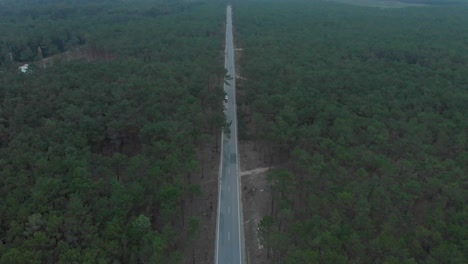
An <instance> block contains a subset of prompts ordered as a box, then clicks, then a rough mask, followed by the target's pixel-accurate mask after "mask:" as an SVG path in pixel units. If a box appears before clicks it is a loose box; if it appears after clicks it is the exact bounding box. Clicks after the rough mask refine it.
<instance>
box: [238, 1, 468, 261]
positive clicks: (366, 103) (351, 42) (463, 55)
mask: <svg viewBox="0 0 468 264" xmlns="http://www.w3.org/2000/svg"><path fill="white" fill-rule="evenodd" d="M234 8H235V9H234V11H233V14H234V21H235V27H236V33H237V35H236V41H237V46H238V47H239V48H242V49H243V51H242V55H241V57H240V60H241V65H240V74H241V76H242V78H241V79H239V81H238V90H239V91H238V99H237V102H238V104H239V109H238V111H239V117H240V121H242V122H243V124H239V129H241V130H242V131H239V134H240V135H242V136H243V139H246V140H252V142H253V143H254V144H255V147H256V149H257V150H258V151H259V153H260V158H261V159H263V160H264V161H265V162H266V163H269V164H271V165H275V168H274V169H273V170H272V171H271V172H270V173H269V175H268V177H269V181H270V183H271V189H272V194H273V201H272V205H271V207H272V209H271V214H269V215H266V216H265V217H264V218H263V219H262V221H261V222H260V224H259V232H258V235H259V239H260V242H261V243H262V244H263V245H264V246H265V247H266V248H267V249H268V255H269V256H268V257H269V258H270V260H271V263H285V264H297V263H334V264H337V263H369V264H371V263H387V264H390V263H407V264H409V263H433V264H436V263H454V264H455V263H458V264H460V263H467V262H468V240H467V237H468V229H467V219H468V207H467V205H466V201H468V193H467V175H468V141H467V139H468V119H467V115H468V81H467V76H468V31H467V29H468V16H467V15H466V14H467V13H468V9H467V7H466V6H444V7H424V8H403V9H378V8H368V7H357V6H351V5H342V4H338V3H333V2H325V1H239V2H237V4H236V5H235V6H234Z"/></svg>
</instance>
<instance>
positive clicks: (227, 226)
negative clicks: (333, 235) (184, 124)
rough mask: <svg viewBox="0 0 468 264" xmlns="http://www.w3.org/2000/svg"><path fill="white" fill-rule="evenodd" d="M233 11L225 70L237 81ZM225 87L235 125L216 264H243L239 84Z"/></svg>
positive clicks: (224, 146)
mask: <svg viewBox="0 0 468 264" xmlns="http://www.w3.org/2000/svg"><path fill="white" fill-rule="evenodd" d="M231 13H232V9H231V6H229V5H228V6H227V9H226V16H227V17H226V49H225V65H224V66H225V68H226V69H227V71H228V72H227V74H229V75H230V76H232V77H235V76H236V74H235V72H234V42H233V36H232V16H231ZM229 82H230V85H226V84H224V91H225V92H226V94H227V96H228V100H227V102H225V103H224V107H225V111H224V113H225V114H226V118H227V122H228V124H229V123H230V122H231V127H230V130H231V133H230V135H226V134H224V133H223V135H222V143H221V162H220V170H219V197H218V216H217V217H218V221H217V229H216V253H215V263H216V264H241V263H242V262H243V261H242V260H243V255H242V254H243V248H242V245H243V243H242V238H243V235H242V234H241V232H243V230H242V226H241V204H240V188H239V186H240V183H239V181H240V179H239V163H238V160H239V159H238V152H237V112H236V93H235V87H236V80H235V78H233V79H232V80H230V81H229Z"/></svg>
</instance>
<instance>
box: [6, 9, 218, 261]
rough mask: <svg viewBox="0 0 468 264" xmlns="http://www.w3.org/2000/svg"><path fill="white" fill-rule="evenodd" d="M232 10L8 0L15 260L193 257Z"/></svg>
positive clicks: (9, 255) (10, 248) (9, 239)
mask: <svg viewBox="0 0 468 264" xmlns="http://www.w3.org/2000/svg"><path fill="white" fill-rule="evenodd" d="M224 10H225V5H224V3H221V2H215V1H197V2H193V3H192V2H187V1H143V0H141V1H127V2H126V1H110V0H109V1H62V0H60V1H52V0H51V1H16V0H15V1H8V0H4V1H0V14H1V15H0V24H1V25H2V34H1V36H0V47H1V48H0V263H1V264H12V263H63V264H70V263H180V262H181V259H182V258H183V256H182V250H181V248H182V247H183V246H184V245H185V244H186V243H189V242H190V241H191V239H192V238H193V237H194V236H195V235H196V234H197V232H199V230H198V228H199V225H198V223H199V219H198V217H199V216H197V215H193V216H190V218H189V221H185V219H187V213H186V212H184V210H183V208H184V203H187V202H188V201H190V199H191V198H192V197H194V196H195V195H200V187H199V186H198V185H197V182H194V181H192V180H191V177H192V176H193V175H194V173H198V172H199V171H201V169H202V166H203V160H202V157H200V156H199V155H198V154H197V153H199V151H200V149H203V148H204V147H206V146H207V145H212V146H214V145H215V143H214V142H215V139H216V137H219V134H220V132H221V129H222V127H223V125H224V123H225V122H224V114H223V109H222V108H223V105H222V102H223V97H224V93H223V90H222V84H223V80H224V77H225V76H224V74H225V71H224V69H223V61H222V57H223V56H222V55H221V54H220V51H222V50H223V39H224V28H223V24H224V21H225V17H224V16H225V12H224ZM77 48H80V49H82V50H86V54H91V55H89V56H85V57H81V58H80V59H76V60H58V61H57V62H55V63H54V64H53V65H52V66H47V67H43V65H42V64H41V63H36V62H38V61H39V60H40V59H42V58H47V57H50V56H52V55H56V54H60V53H62V52H66V51H72V50H74V49H77ZM41 52H42V54H41ZM10 54H11V55H10ZM92 54H94V55H92ZM35 61H36V62H35ZM19 62H28V63H30V69H29V71H28V72H27V73H26V74H23V73H21V72H20V71H19V70H18V65H19V64H18V63H19Z"/></svg>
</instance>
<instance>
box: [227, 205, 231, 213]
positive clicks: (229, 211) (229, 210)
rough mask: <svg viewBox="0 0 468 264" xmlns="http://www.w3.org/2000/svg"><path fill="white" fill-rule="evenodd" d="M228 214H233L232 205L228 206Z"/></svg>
mask: <svg viewBox="0 0 468 264" xmlns="http://www.w3.org/2000/svg"><path fill="white" fill-rule="evenodd" d="M228 214H231V207H230V206H228Z"/></svg>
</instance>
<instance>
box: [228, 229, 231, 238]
mask: <svg viewBox="0 0 468 264" xmlns="http://www.w3.org/2000/svg"><path fill="white" fill-rule="evenodd" d="M228 240H231V232H229V231H228Z"/></svg>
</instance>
